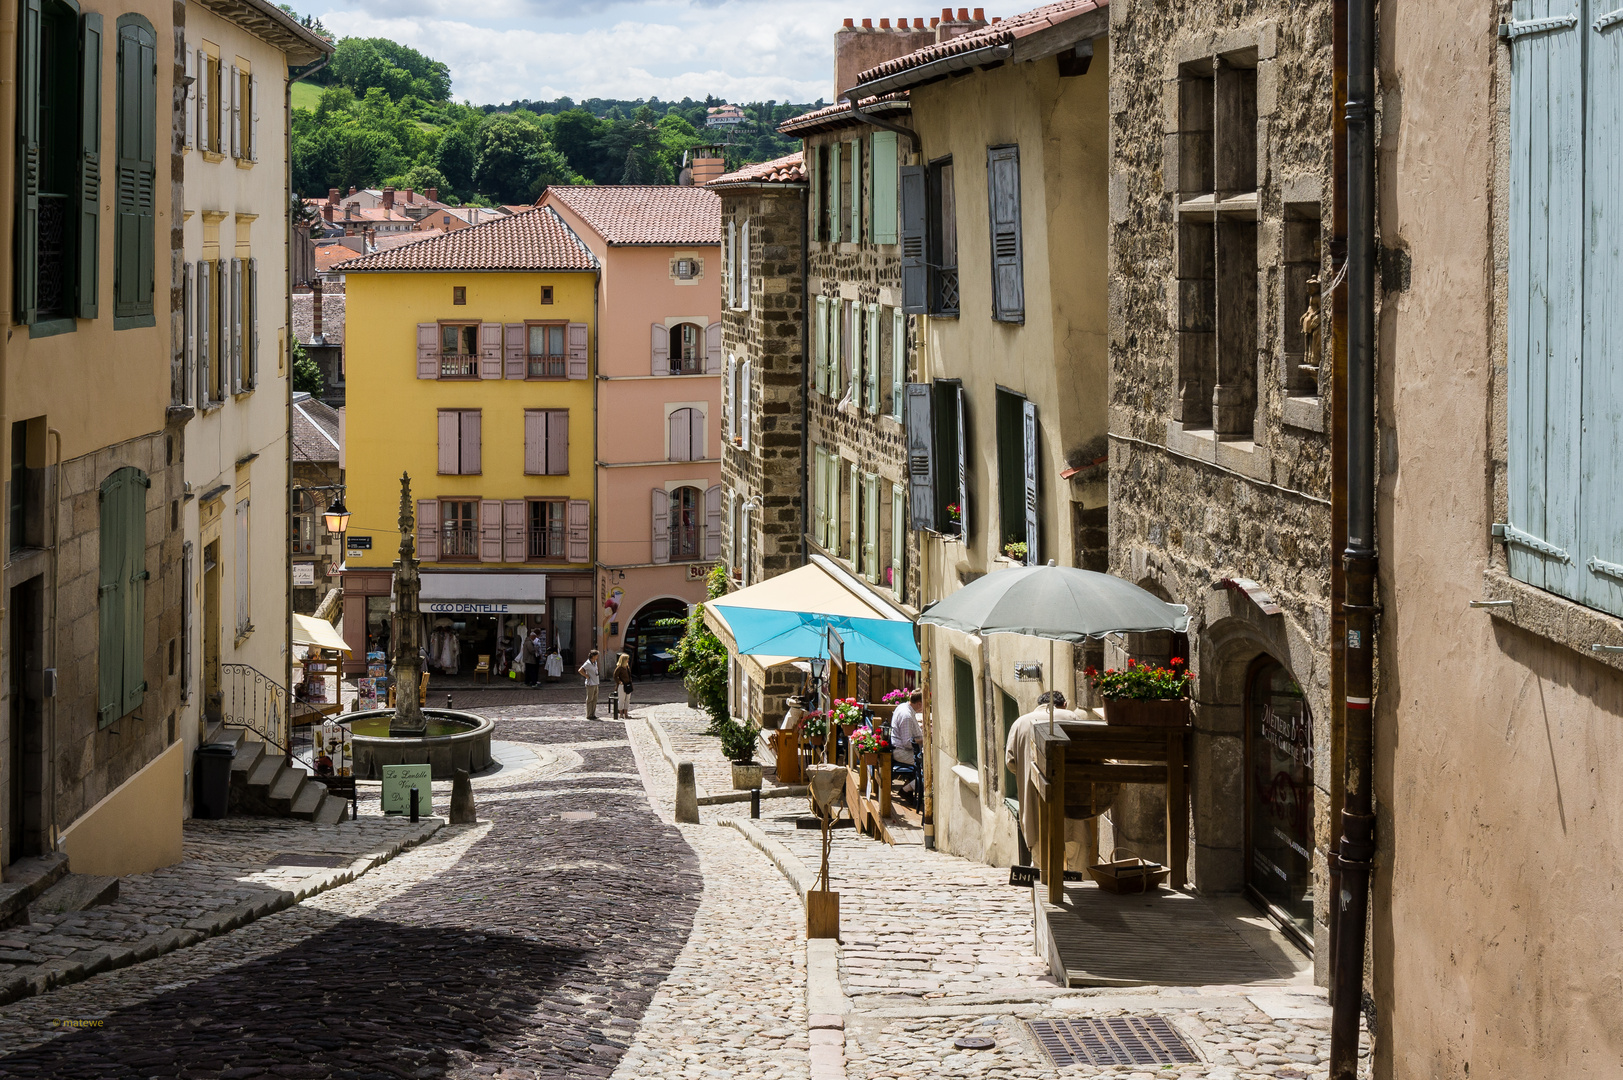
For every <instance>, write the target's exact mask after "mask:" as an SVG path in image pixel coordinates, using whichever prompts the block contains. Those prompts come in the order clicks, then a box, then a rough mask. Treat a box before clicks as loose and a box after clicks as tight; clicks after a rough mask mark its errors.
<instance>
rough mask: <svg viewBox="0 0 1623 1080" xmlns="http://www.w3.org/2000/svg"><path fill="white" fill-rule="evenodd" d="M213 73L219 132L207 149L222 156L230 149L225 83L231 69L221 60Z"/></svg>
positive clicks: (228, 104)
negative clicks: (214, 76)
mask: <svg viewBox="0 0 1623 1080" xmlns="http://www.w3.org/2000/svg"><path fill="white" fill-rule="evenodd" d="M214 71H215V75H216V80H217V81H216V82H215V84H214V94H215V101H214V113H215V115H216V116H218V117H219V118H220V119H219V124H218V125H217V126H218V128H219V131H218V132H216V134H217V136H218V138H216V139H215V140H214V142H213V145H212V146H210V147H209V149H211V150H213V151H214V152H215V153H217V154H224V153H226V152H227V151H229V150H230V149H231V137H230V135H229V134H227V131H226V129H227V128H229V127H230V126H231V87H230V85H229V84H228V83H227V80H228V79H230V78H231V69H230V68H228V67H226V66H225V61H224V59H223V58H222V59H221V60H220V61H219V62H218V63H216V64H215V65H214Z"/></svg>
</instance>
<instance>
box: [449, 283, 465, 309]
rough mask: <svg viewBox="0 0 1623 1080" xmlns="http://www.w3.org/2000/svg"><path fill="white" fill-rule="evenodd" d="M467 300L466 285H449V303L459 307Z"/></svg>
mask: <svg viewBox="0 0 1623 1080" xmlns="http://www.w3.org/2000/svg"><path fill="white" fill-rule="evenodd" d="M467 302H468V287H467V286H466V285H452V286H451V303H453V304H455V305H457V306H458V307H461V306H463V305H465V304H466V303H467Z"/></svg>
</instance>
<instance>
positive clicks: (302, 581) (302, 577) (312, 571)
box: [293, 562, 316, 587]
mask: <svg viewBox="0 0 1623 1080" xmlns="http://www.w3.org/2000/svg"><path fill="white" fill-rule="evenodd" d="M315 583H316V564H315V563H313V562H296V563H294V564H293V584H294V586H295V587H296V586H299V585H314V584H315Z"/></svg>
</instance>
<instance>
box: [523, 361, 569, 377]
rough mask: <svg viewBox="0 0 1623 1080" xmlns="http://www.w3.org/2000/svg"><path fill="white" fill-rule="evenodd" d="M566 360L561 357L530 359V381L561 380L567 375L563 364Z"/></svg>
mask: <svg viewBox="0 0 1623 1080" xmlns="http://www.w3.org/2000/svg"><path fill="white" fill-rule="evenodd" d="M566 363H567V360H566V359H565V358H564V357H562V356H532V357H530V378H532V379H561V378H563V377H564V375H565V374H566V373H567V372H566V371H565V364H566Z"/></svg>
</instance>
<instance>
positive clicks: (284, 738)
mask: <svg viewBox="0 0 1623 1080" xmlns="http://www.w3.org/2000/svg"><path fill="white" fill-rule="evenodd" d="M287 703H288V702H287V689H286V688H285V687H283V686H282V685H281V684H280V683H278V682H276V680H274V679H272V678H271V677H270V676H269V675H266V674H265V673H264V672H262V671H260V670H258V669H257V668H254V667H251V666H250V665H248V664H221V665H220V722H221V723H222V724H228V725H231V726H232V727H240V728H243V729H245V730H247V731H251V732H253V733H254V734H255V735H258V736H259V737H260V739H261V740H263V741H264V743H265V745H266V746H268V747H272V748H274V749H275V750H276V751H277V752H278V753H280V754H281V755H282V756H283V757H284V758H286V759H288V760H292V756H293V747H292V741H291V739H290V738H289V735H290V734H291V731H290V725H289V723H288V709H287Z"/></svg>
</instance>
